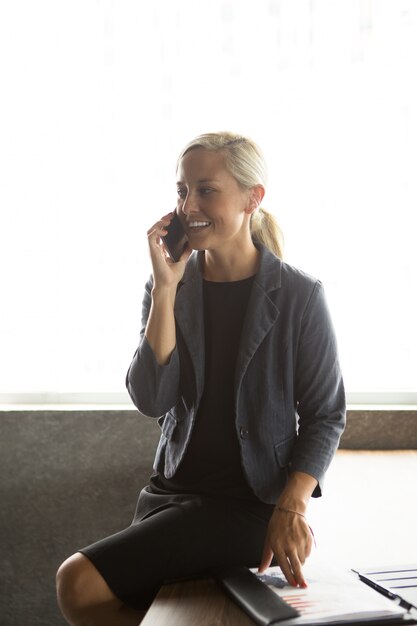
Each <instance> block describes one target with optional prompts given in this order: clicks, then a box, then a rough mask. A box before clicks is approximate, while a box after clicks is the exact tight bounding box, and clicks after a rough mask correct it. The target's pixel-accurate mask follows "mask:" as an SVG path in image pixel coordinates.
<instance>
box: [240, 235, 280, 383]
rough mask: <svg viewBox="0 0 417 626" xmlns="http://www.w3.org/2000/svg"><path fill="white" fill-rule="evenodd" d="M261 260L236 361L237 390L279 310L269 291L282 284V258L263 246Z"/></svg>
mask: <svg viewBox="0 0 417 626" xmlns="http://www.w3.org/2000/svg"><path fill="white" fill-rule="evenodd" d="M260 252H261V261H260V266H259V271H258V274H257V276H256V278H255V281H254V283H253V287H252V292H251V295H250V298H249V303H248V308H247V311H246V316H245V322H244V324H243V330H242V336H241V340H240V348H239V354H238V357H237V362H236V374H235V389H236V390H238V389H239V386H240V383H241V381H242V378H243V376H244V374H245V372H246V369H247V367H248V365H249V363H250V361H251V359H252V358H253V355H254V354H255V352H256V350H257V349H258V347H259V346H260V344H261V343H262V341H263V340H264V338H265V336H266V335H267V333H268V332H269V330H270V329H271V327H272V326H273V325H274V324H275V322H276V321H277V319H278V317H279V314H280V311H279V309H278V307H277V306H276V305H275V303H274V302H273V301H272V300H271V298H270V297H269V292H271V291H276V290H277V289H279V288H280V287H281V261H280V260H279V259H277V258H276V257H275V256H274V255H273V254H272V253H270V252H269V251H268V250H267V249H266V248H264V247H261V246H260Z"/></svg>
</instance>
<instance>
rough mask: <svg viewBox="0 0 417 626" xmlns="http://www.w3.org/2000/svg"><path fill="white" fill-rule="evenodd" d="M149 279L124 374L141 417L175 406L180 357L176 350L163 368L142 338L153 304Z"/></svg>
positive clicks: (150, 280) (157, 415) (162, 413)
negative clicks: (136, 336) (132, 351)
mask: <svg viewBox="0 0 417 626" xmlns="http://www.w3.org/2000/svg"><path fill="white" fill-rule="evenodd" d="M152 285H153V281H152V278H150V279H149V281H148V282H147V283H146V286H145V294H144V297H143V303H142V323H141V331H140V341H139V347H138V348H137V350H136V352H135V354H134V356H133V360H132V363H131V364H130V367H129V369H128V372H127V375H126V387H127V390H128V392H129V395H130V397H131V399H132V401H133V404H134V405H135V406H136V407H137V408H138V409H139V411H140V412H141V413H142V414H143V415H147V416H149V417H160V416H161V415H164V414H165V413H167V412H168V411H169V410H170V409H171V408H172V407H173V406H174V404H175V403H176V401H177V397H178V388H179V374H180V365H179V356H178V350H177V347H176V348H175V350H174V352H173V353H172V354H171V358H170V360H169V362H168V363H167V364H166V365H159V363H158V361H157V360H156V358H155V354H154V352H153V350H152V348H151V346H150V344H149V342H148V340H147V338H146V337H145V328H146V323H147V321H148V317H149V311H150V309H151V302H152V296H151V293H152Z"/></svg>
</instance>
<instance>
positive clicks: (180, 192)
mask: <svg viewBox="0 0 417 626" xmlns="http://www.w3.org/2000/svg"><path fill="white" fill-rule="evenodd" d="M177 194H178V197H179V198H181V199H184V198H185V197H186V195H187V190H186V189H183V188H182V187H178V188H177Z"/></svg>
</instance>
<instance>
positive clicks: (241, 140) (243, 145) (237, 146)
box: [177, 132, 283, 258]
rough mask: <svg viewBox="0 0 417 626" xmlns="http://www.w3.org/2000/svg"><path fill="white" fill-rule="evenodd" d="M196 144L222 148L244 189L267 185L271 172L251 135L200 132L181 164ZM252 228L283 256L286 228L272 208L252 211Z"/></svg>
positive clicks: (187, 147)
mask: <svg viewBox="0 0 417 626" xmlns="http://www.w3.org/2000/svg"><path fill="white" fill-rule="evenodd" d="M194 148H204V149H205V150H212V151H219V152H222V153H223V154H224V157H225V163H226V167H227V169H228V171H229V172H230V174H231V175H232V176H233V177H234V178H235V179H236V181H237V182H238V184H239V185H240V186H241V187H243V188H244V189H250V188H251V187H254V186H255V185H263V187H266V185H267V179H268V174H267V169H266V163H265V159H264V157H263V154H262V152H261V150H260V148H259V146H258V145H257V144H256V143H255V142H254V141H252V140H251V139H249V138H248V137H244V136H242V135H237V134H236V133H231V132H218V133H205V134H203V135H199V136H198V137H196V138H195V139H193V140H192V141H190V142H189V143H188V144H187V145H186V146H185V147H184V149H183V150H182V152H181V154H180V156H179V157H178V161H177V168H178V164H179V162H180V160H181V159H182V157H183V156H184V155H185V154H186V153H187V152H189V151H190V150H193V149H194ZM250 228H251V235H252V239H253V240H254V241H257V242H259V243H261V244H263V245H264V246H266V247H267V248H268V249H269V250H270V251H271V252H273V253H274V254H275V255H276V256H277V257H279V258H282V256H283V254H282V252H283V235H282V231H281V228H280V226H279V224H278V221H277V219H276V218H275V217H274V216H273V215H272V214H271V213H269V211H266V210H265V209H263V208H261V207H259V208H258V209H257V210H256V211H255V212H254V213H253V214H252V217H251V223H250Z"/></svg>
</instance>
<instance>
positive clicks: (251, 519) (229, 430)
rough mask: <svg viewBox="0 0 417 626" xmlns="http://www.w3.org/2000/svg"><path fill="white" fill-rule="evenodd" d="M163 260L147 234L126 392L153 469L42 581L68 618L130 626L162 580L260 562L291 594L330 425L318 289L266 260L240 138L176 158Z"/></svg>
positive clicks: (255, 181)
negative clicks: (176, 240) (132, 498)
mask: <svg viewBox="0 0 417 626" xmlns="http://www.w3.org/2000/svg"><path fill="white" fill-rule="evenodd" d="M177 180H178V183H177V193H178V201H177V209H176V211H177V214H178V216H179V218H180V220H181V221H182V223H183V225H184V228H185V231H186V233H187V236H188V241H189V245H188V247H187V248H186V250H185V251H184V252H183V254H182V256H181V258H180V260H179V261H178V262H176V263H175V262H173V261H172V260H171V259H170V258H169V257H168V254H167V252H166V249H165V247H164V245H163V241H162V237H163V236H164V235H165V234H166V233H167V227H168V225H169V224H170V221H171V219H172V217H173V214H172V213H170V214H168V215H166V216H164V217H163V218H161V219H160V220H159V221H158V222H157V223H156V224H154V226H153V227H152V228H151V229H150V230H149V231H148V240H149V249H150V256H151V261H152V270H153V271H152V278H151V280H150V281H149V282H148V284H147V286H146V291H145V297H144V302H143V320H142V321H143V328H142V334H141V341H140V344H139V347H138V350H137V351H136V353H135V356H134V358H133V361H132V364H131V366H130V368H129V371H128V374H127V387H128V390H129V393H130V395H131V397H132V400H133V402H134V404H135V405H136V406H137V408H138V409H139V411H141V412H142V413H143V414H145V415H148V416H153V417H158V416H162V417H160V418H159V422H160V426H161V430H162V433H161V438H160V442H159V445H158V449H157V452H156V457H155V463H154V474H153V475H152V477H151V479H150V484H149V486H148V487H146V488H145V489H144V490H143V491H142V492H141V494H140V496H139V500H138V504H137V509H136V513H135V518H134V521H133V523H132V525H131V526H130V527H129V528H127V529H126V530H124V531H122V532H120V533H118V534H116V535H114V536H112V537H109V538H107V539H104V540H102V541H99V542H98V543H96V544H93V545H92V546H89V547H87V548H84V549H83V550H81V551H80V552H78V553H77V554H75V555H73V556H72V557H70V559H68V560H67V561H66V562H65V563H64V564H63V565H62V566H61V568H60V570H59V572H58V599H59V603H60V606H61V609H62V611H63V614H64V615H65V617H66V618H67V620H68V622H69V623H70V624H74V625H75V624H91V625H95V624H100V626H105V625H106V624H112V625H113V626H114V625H118V624H120V625H122V624H126V625H130V624H131V625H132V626H133V625H135V624H137V623H138V622H139V619H140V612H139V611H146V608H147V607H148V606H149V604H150V602H151V601H152V598H153V597H154V595H155V593H156V592H157V590H158V588H159V586H160V585H161V584H162V582H163V581H164V580H169V579H176V578H181V577H188V576H194V575H199V574H204V573H206V572H209V571H210V570H211V569H212V568H215V567H219V566H222V565H225V564H227V565H229V564H243V565H247V566H250V567H256V566H259V569H260V571H264V570H265V569H266V568H267V567H268V566H269V565H270V563H271V561H272V559H273V557H275V560H276V562H277V563H278V564H279V565H280V567H281V569H282V571H283V573H284V575H285V576H286V578H287V580H288V582H289V583H290V584H291V585H294V586H297V585H299V586H301V587H303V586H306V581H305V578H304V575H303V570H302V565H303V563H304V562H305V559H306V557H307V556H308V555H309V553H310V551H311V547H312V541H313V538H312V533H311V530H310V528H309V526H308V523H307V521H306V517H305V515H306V509H307V504H308V500H309V498H310V497H311V496H319V495H321V485H322V482H323V477H324V474H325V472H326V469H327V467H328V465H329V463H330V461H331V459H332V457H333V455H334V452H335V450H336V448H337V445H338V441H339V438H340V435H341V432H342V431H343V428H344V423H345V397H344V389H343V382H342V377H341V373H340V368H339V364H338V357H337V349H336V341H335V337H334V333H333V329H332V325H331V321H330V318H329V314H328V310H327V306H326V303H325V299H324V294H323V289H322V286H321V284H320V282H319V281H317V280H315V279H313V278H311V277H310V276H308V275H306V274H304V273H303V272H300V271H299V270H296V269H295V268H293V267H291V266H290V265H288V264H285V263H283V262H282V261H281V260H280V258H279V257H280V256H281V254H280V243H279V230H278V228H277V226H276V225H275V222H274V220H273V218H272V217H271V216H270V215H269V214H267V213H266V212H265V211H264V210H263V209H261V208H260V204H261V201H262V199H263V197H264V193H265V184H266V174H265V164H264V161H263V158H262V155H261V152H260V150H259V148H258V147H257V146H256V144H254V143H253V142H252V141H250V140H249V139H247V138H245V137H241V136H239V135H234V134H232V133H211V134H207V135H202V136H200V137H197V138H196V139H195V140H194V141H192V142H191V143H190V144H188V145H187V146H186V147H185V149H184V150H183V152H182V153H181V156H180V158H179V160H178V164H177Z"/></svg>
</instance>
